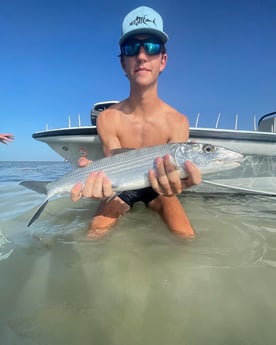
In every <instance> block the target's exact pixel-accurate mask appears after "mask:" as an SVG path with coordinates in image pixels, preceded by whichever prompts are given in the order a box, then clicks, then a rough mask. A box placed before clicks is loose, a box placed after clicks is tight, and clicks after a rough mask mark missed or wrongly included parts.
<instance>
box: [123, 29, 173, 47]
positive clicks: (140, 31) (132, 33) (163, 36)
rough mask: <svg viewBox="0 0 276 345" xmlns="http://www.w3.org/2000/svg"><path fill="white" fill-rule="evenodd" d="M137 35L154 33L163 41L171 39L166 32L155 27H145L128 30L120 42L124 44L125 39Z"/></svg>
mask: <svg viewBox="0 0 276 345" xmlns="http://www.w3.org/2000/svg"><path fill="white" fill-rule="evenodd" d="M136 35H154V36H156V37H158V38H159V39H160V40H161V41H162V42H163V43H166V42H167V41H168V39H169V37H168V35H167V34H165V32H161V31H159V30H155V29H149V28H144V29H137V30H131V31H130V32H127V33H126V34H124V35H123V36H122V37H121V38H120V41H119V44H120V45H122V44H123V43H124V41H126V40H127V39H128V38H130V37H132V36H136Z"/></svg>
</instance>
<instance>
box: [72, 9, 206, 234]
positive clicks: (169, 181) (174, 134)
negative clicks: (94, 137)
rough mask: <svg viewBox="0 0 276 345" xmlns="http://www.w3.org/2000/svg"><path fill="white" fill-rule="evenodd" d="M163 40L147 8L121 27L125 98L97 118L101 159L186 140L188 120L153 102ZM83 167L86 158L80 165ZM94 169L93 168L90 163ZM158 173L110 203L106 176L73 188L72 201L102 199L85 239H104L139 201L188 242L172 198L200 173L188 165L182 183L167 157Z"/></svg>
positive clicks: (181, 216)
mask: <svg viewBox="0 0 276 345" xmlns="http://www.w3.org/2000/svg"><path fill="white" fill-rule="evenodd" d="M167 40H168V36H167V35H166V33H165V32H164V31H163V21H162V18H161V16H160V15H159V14H158V13H157V12H156V11H154V10H153V9H151V8H149V7H145V6H142V7H139V8H136V9H135V10H133V11H131V12H130V13H129V14H128V15H127V16H126V17H125V18H124V21H123V24H122V36H121V38H120V41H119V44H120V48H121V55H120V60H121V66H122V68H123V70H124V72H125V74H126V76H127V77H128V79H129V83H130V94H129V97H128V98H127V99H125V100H123V101H121V102H119V103H117V104H115V105H113V106H112V107H110V108H108V109H106V110H105V111H103V112H102V113H100V114H99V115H98V118H97V130H98V134H99V137H100V139H101V141H102V145H103V151H104V153H105V155H106V156H109V155H110V154H111V150H113V149H118V148H140V147H145V146H153V145H160V144H164V143H169V142H184V141H187V140H188V138H189V123H188V120H187V118H186V117H185V116H184V115H182V114H180V113H179V112H178V111H177V110H175V109H174V108H172V107H171V106H169V105H168V104H166V103H165V102H163V101H162V100H161V99H160V98H159V97H158V77H159V74H160V73H161V72H162V71H163V70H164V69H165V67H166V64H167V53H166V49H165V43H166V42H167ZM79 164H80V166H85V165H87V164H88V161H87V159H85V158H82V159H80V161H79ZM92 164H93V163H92ZM156 165H157V174H155V172H154V171H153V170H151V171H149V179H150V182H151V186H152V187H150V188H146V189H142V190H139V191H126V192H123V193H121V194H119V195H118V196H115V197H114V198H113V199H111V200H110V201H105V200H104V199H107V198H110V197H111V196H112V195H113V191H112V187H111V183H110V181H109V179H108V176H105V175H104V174H103V172H98V173H92V174H91V175H90V176H89V177H88V179H87V181H86V183H85V185H84V186H83V185H82V184H80V183H79V184H76V185H75V186H74V187H73V189H72V191H71V197H72V200H73V201H77V200H79V199H80V198H81V197H92V198H98V199H103V201H102V202H101V204H100V206H99V208H98V210H97V212H96V215H95V217H94V218H93V220H92V222H91V227H90V229H89V232H88V236H89V237H99V236H102V235H104V234H105V233H106V232H107V231H108V230H109V229H110V228H111V227H112V226H113V225H114V224H115V222H116V221H117V219H118V218H119V217H120V216H121V215H123V214H125V213H126V212H127V211H129V210H130V209H131V207H132V205H133V203H135V202H137V201H143V202H144V203H145V205H146V206H147V207H149V208H150V209H152V210H154V211H156V212H158V213H159V214H160V215H161V217H162V218H163V219H164V221H165V223H166V224H167V226H168V227H169V229H170V230H172V231H173V232H175V233H177V234H179V235H182V236H187V237H193V236H194V231H193V228H192V226H191V224H190V222H189V219H188V217H187V216H186V214H185V211H184V209H183V207H182V205H181V203H180V201H179V200H178V198H177V196H176V195H177V194H179V193H180V192H182V190H183V189H185V188H188V187H190V186H192V185H194V184H198V183H200V182H201V174H200V172H199V170H198V169H197V168H196V167H195V166H194V165H193V164H192V162H189V161H187V162H186V163H185V169H186V171H187V173H188V178H187V179H186V180H184V181H183V180H182V181H181V180H180V177H179V173H178V171H177V170H176V169H175V166H173V165H172V164H171V163H170V161H169V156H165V157H157V158H156Z"/></svg>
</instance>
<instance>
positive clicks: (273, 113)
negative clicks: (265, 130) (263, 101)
mask: <svg viewBox="0 0 276 345" xmlns="http://www.w3.org/2000/svg"><path fill="white" fill-rule="evenodd" d="M271 115H276V111H273V112H272V113H268V114H265V115H263V116H262V117H261V118H260V120H259V121H258V126H260V123H261V122H262V121H263V120H264V119H265V118H266V117H269V116H271Z"/></svg>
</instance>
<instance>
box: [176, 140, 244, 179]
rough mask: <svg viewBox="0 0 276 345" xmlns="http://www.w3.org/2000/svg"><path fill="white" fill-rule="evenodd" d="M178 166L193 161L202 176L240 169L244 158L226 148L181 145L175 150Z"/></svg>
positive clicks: (204, 145) (196, 144)
mask: <svg viewBox="0 0 276 345" xmlns="http://www.w3.org/2000/svg"><path fill="white" fill-rule="evenodd" d="M175 160H176V162H177V165H183V164H184V161H186V160H190V161H192V162H193V163H194V164H195V165H196V166H197V167H198V168H199V170H200V171H201V173H202V174H206V173H213V172H218V171H222V170H228V169H233V168H236V167H238V166H239V165H240V164H241V162H242V161H243V160H244V156H243V155H242V154H241V153H239V152H236V151H232V150H229V149H227V148H225V147H222V146H218V145H212V144H207V143H185V144H179V147H177V148H176V149H175Z"/></svg>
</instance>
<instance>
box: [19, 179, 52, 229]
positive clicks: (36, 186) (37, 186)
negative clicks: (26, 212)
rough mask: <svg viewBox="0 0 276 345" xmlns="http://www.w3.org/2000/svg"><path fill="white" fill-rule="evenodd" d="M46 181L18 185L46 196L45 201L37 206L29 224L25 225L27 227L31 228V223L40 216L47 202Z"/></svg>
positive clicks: (25, 182)
mask: <svg viewBox="0 0 276 345" xmlns="http://www.w3.org/2000/svg"><path fill="white" fill-rule="evenodd" d="M48 183H49V182H48V181H23V182H21V183H20V185H21V186H24V187H26V188H29V189H31V190H34V191H35V192H37V193H40V194H45V195H47V197H46V199H45V200H44V201H43V203H42V204H41V205H40V206H39V208H38V209H37V210H36V211H35V214H34V215H33V216H32V218H31V219H30V221H29V223H28V224H27V227H29V226H31V225H32V224H33V222H34V221H35V220H36V219H38V217H39V216H40V215H41V213H42V212H43V210H44V209H45V207H46V206H47V204H48V201H49V195H48V189H47V184H48Z"/></svg>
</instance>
